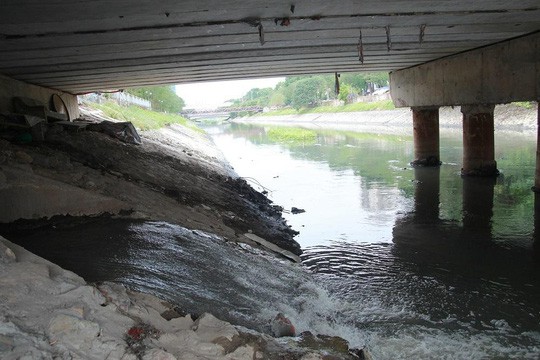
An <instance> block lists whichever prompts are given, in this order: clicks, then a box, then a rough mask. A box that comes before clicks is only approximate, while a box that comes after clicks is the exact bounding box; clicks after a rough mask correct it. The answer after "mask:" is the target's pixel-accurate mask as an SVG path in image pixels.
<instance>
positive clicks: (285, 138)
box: [266, 127, 317, 144]
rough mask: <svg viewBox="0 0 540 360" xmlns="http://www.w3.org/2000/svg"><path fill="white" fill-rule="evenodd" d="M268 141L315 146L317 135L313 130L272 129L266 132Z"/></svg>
mask: <svg viewBox="0 0 540 360" xmlns="http://www.w3.org/2000/svg"><path fill="white" fill-rule="evenodd" d="M266 135H267V136H268V140H270V141H272V142H277V143H302V144H306V143H308V144H314V143H315V142H316V141H317V133H316V132H315V131H313V130H308V129H301V128H287V127H272V128H270V129H268V130H267V131H266Z"/></svg>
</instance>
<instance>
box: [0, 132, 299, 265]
mask: <svg viewBox="0 0 540 360" xmlns="http://www.w3.org/2000/svg"><path fill="white" fill-rule="evenodd" d="M142 138H143V144H142V145H139V146H137V145H132V144H125V143H122V142H120V141H118V140H117V139H114V138H112V137H109V136H107V135H105V134H101V133H96V132H91V131H80V130H71V128H70V127H69V128H64V127H62V126H60V125H50V126H49V130H48V132H47V135H46V141H44V142H41V143H31V144H18V143H15V142H10V141H6V140H0V200H1V201H2V203H3V204H6V205H7V206H4V207H2V209H1V210H0V222H3V223H8V222H12V221H15V220H17V219H40V218H50V217H52V216H55V215H73V216H80V215H98V214H103V213H109V214H122V215H123V216H127V214H129V216H130V217H132V218H143V219H151V220H163V221H168V222H171V223H176V224H180V225H182V226H185V227H187V228H191V229H199V230H203V231H207V232H210V233H215V234H217V235H219V236H222V237H224V238H226V239H228V240H231V241H243V242H247V243H251V244H253V243H255V242H259V243H266V242H265V241H268V242H269V243H266V245H268V246H269V247H273V248H274V250H276V251H278V252H281V251H282V250H281V249H285V250H286V254H287V255H292V256H291V257H292V258H294V257H295V256H296V255H298V254H300V252H301V250H300V246H299V245H298V244H297V243H296V242H295V241H294V240H293V236H294V235H295V234H296V232H295V231H293V230H292V229H291V228H290V227H289V226H287V224H286V223H285V220H284V219H283V218H282V217H281V212H280V210H279V208H277V207H274V206H273V204H272V203H271V202H270V201H269V200H268V199H267V198H266V197H265V196H264V195H262V194H260V193H258V192H256V191H255V190H253V189H252V188H251V187H250V186H249V185H248V184H247V183H246V181H244V180H243V179H242V178H240V177H238V175H236V174H235V173H234V171H233V170H232V168H231V167H230V166H229V165H228V164H227V163H226V162H225V160H224V159H223V156H222V155H221V153H220V152H219V150H217V149H216V148H215V146H214V145H213V143H212V141H211V140H210V138H209V137H207V136H206V135H205V134H202V133H200V132H197V131H194V130H191V129H187V128H184V127H181V126H171V127H168V128H165V129H162V130H157V131H151V132H145V133H142ZM245 234H246V235H247V236H245ZM272 244H275V245H277V247H276V246H273V245H272ZM278 247H279V248H278Z"/></svg>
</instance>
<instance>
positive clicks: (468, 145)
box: [461, 105, 499, 176]
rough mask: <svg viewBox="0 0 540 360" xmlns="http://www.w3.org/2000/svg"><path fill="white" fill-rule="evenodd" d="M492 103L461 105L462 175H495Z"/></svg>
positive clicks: (496, 171) (497, 172)
mask: <svg viewBox="0 0 540 360" xmlns="http://www.w3.org/2000/svg"><path fill="white" fill-rule="evenodd" d="M494 109H495V106H494V105H473V106H462V107H461V112H462V113H463V168H462V169H461V175H464V176H497V175H499V171H498V170H497V162H496V161H495V126H494V121H493V110H494Z"/></svg>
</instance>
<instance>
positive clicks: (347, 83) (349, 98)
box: [231, 72, 388, 114]
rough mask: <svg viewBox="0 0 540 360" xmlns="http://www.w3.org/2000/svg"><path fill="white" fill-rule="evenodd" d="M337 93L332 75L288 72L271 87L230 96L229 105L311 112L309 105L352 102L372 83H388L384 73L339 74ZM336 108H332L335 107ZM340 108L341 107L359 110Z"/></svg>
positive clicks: (378, 85)
mask: <svg viewBox="0 0 540 360" xmlns="http://www.w3.org/2000/svg"><path fill="white" fill-rule="evenodd" d="M339 79H340V80H339V82H340V89H341V91H340V94H339V95H338V94H336V93H335V86H336V84H335V75H334V74H329V75H307V76H289V77H287V78H285V81H282V82H280V83H279V84H277V85H276V87H275V88H274V89H272V88H264V89H259V88H255V89H251V90H250V91H249V92H248V93H247V94H246V95H244V96H243V97H241V98H240V99H235V100H231V101H232V103H233V105H232V106H233V107H250V106H260V107H292V108H294V109H295V110H296V111H297V112H296V113H301V112H313V108H316V107H318V106H320V105H321V104H322V103H323V102H325V101H331V100H335V99H338V98H339V100H342V101H344V102H345V103H346V104H347V103H351V105H352V103H353V102H354V100H355V99H356V98H357V96H359V95H361V94H366V93H372V92H373V90H374V89H375V88H376V87H382V86H386V85H388V74H387V73H385V72H378V73H348V74H342V75H341V76H340V78H339ZM335 109H336V108H334V109H332V111H335ZM362 110H364V109H363V108H362V107H360V108H359V110H353V109H351V110H344V111H362ZM289 114H294V113H293V112H291V113H289Z"/></svg>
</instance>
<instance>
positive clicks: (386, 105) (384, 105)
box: [260, 100, 395, 116]
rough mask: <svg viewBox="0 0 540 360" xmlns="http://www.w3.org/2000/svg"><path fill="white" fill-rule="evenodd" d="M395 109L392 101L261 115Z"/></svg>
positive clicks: (280, 110) (282, 111)
mask: <svg viewBox="0 0 540 360" xmlns="http://www.w3.org/2000/svg"><path fill="white" fill-rule="evenodd" d="M393 109H395V106H394V103H393V102H392V101H391V100H381V101H374V102H366V103H363V102H358V103H352V104H347V105H343V106H331V105H326V106H317V107H314V108H309V109H308V108H304V109H300V110H297V109H293V108H284V109H279V110H274V111H268V112H265V113H260V115H261V116H279V115H300V114H307V113H337V112H356V111H371V110H393Z"/></svg>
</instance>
